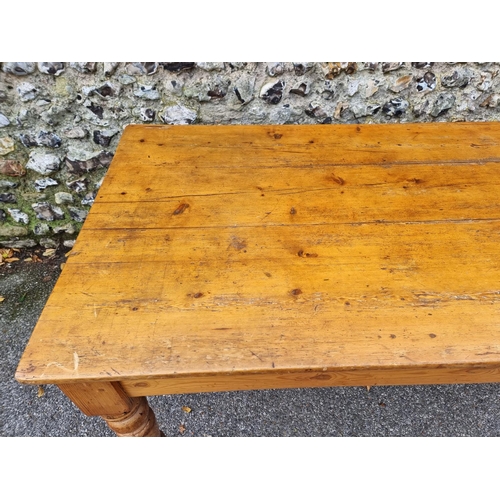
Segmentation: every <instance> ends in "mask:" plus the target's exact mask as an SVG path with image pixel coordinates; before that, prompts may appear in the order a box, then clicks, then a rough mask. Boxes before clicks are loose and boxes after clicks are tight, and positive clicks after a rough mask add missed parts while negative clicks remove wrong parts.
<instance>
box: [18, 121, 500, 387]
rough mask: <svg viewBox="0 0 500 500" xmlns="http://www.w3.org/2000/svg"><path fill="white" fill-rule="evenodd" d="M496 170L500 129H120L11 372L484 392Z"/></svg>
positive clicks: (490, 355)
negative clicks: (365, 378)
mask: <svg viewBox="0 0 500 500" xmlns="http://www.w3.org/2000/svg"><path fill="white" fill-rule="evenodd" d="M499 174H500V123H433V124H404V125H403V124H401V125H396V124H394V125H338V126H336V125H283V126H256V125H248V126H244V125H234V126H201V125H200V126H154V125H131V126H128V127H127V128H126V130H125V131H124V133H123V136H122V138H121V141H120V144H119V147H118V150H117V152H116V155H115V157H114V159H113V162H112V164H111V166H110V168H109V171H108V173H107V175H106V177H105V179H104V182H103V184H102V187H101V188H100V190H99V193H98V196H97V198H96V201H95V203H94V205H93V206H92V209H91V210H90V213H89V215H88V217H87V220H86V221H85V224H84V227H83V229H82V231H81V233H80V235H79V237H78V240H77V242H76V244H75V246H74V248H73V251H72V252H71V255H70V256H69V258H68V261H67V263H66V265H65V267H64V270H63V271H62V274H61V276H60V278H59V280H58V282H57V284H56V286H55V288H54V290H53V293H52V295H51V296H50V298H49V300H48V302H47V305H46V307H45V309H44V311H43V313H42V315H41V317H40V319H39V321H38V324H37V325H36V328H35V330H34V332H33V335H32V338H31V340H30V342H29V344H28V346H27V348H26V351H25V353H24V355H23V357H22V360H21V362H20V365H19V368H18V371H17V374H16V378H17V379H18V380H19V381H21V382H24V383H35V384H41V383H59V384H62V383H70V382H78V381H80V382H81V381H97V380H105V381H117V380H120V381H122V382H123V383H124V386H126V387H129V388H130V387H136V388H138V387H141V384H142V386H146V385H147V384H148V382H147V381H153V382H154V381H155V380H160V379H175V378H176V377H177V378H178V377H180V378H182V377H183V376H184V377H201V376H207V375H217V376H220V377H224V376H227V375H233V376H234V375H245V374H252V375H255V376H256V377H264V378H266V377H267V376H269V375H272V374H278V375H279V374H286V373H294V372H296V373H304V372H311V373H316V374H317V378H318V380H321V376H322V375H321V374H324V377H328V376H329V375H328V374H335V373H342V372H343V371H349V370H350V371H353V370H354V371H356V370H358V371H359V370H361V371H363V370H368V371H372V372H373V371H375V372H376V371H377V370H381V369H389V370H390V369H394V370H396V371H398V370H404V369H407V370H409V371H408V373H409V374H410V376H409V377H407V378H406V379H404V380H406V381H407V382H408V383H419V382H420V381H422V382H429V381H431V382H433V383H439V382H453V381H455V380H465V381H470V382H474V381H477V382H484V381H500V307H499V304H500V266H499V262H500V245H499V243H500V175H499ZM439 370H441V371H439ZM325 372H326V373H325ZM439 373H444V374H445V375H443V376H440V375H439ZM457 373H468V375H467V376H466V377H465V378H463V377H462V378H454V376H455V375H456V374H457ZM454 374H455V375H454ZM429 377H430V378H429ZM467 377H468V378H467ZM384 380H385V379H384ZM388 382H389V383H390V382H391V379H390V377H389V379H388ZM396 382H397V381H396ZM403 382H404V381H403ZM361 383H363V382H362V381H361ZM127 384H128V386H127ZM330 385H332V384H330ZM263 386H265V384H264V385H263ZM163 389H164V388H162V389H161V390H160V389H158V392H161V391H163ZM130 392H131V393H133V392H134V391H133V389H131V390H130ZM139 392H140V390H139V389H137V390H136V393H139ZM173 392H175V391H173Z"/></svg>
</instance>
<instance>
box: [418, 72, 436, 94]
mask: <svg viewBox="0 0 500 500" xmlns="http://www.w3.org/2000/svg"><path fill="white" fill-rule="evenodd" d="M435 88H436V75H435V74H434V73H431V72H430V71H428V72H427V73H426V74H425V75H424V76H423V77H422V78H419V79H418V80H417V91H418V92H425V91H431V90H434V89H435Z"/></svg>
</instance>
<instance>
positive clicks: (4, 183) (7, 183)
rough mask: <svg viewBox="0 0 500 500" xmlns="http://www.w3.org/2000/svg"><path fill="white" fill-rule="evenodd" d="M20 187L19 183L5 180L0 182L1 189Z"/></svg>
mask: <svg viewBox="0 0 500 500" xmlns="http://www.w3.org/2000/svg"><path fill="white" fill-rule="evenodd" d="M17 186H18V184H17V182H12V181H6V180H4V179H2V180H0V189H2V190H4V189H14V188H16V187H17Z"/></svg>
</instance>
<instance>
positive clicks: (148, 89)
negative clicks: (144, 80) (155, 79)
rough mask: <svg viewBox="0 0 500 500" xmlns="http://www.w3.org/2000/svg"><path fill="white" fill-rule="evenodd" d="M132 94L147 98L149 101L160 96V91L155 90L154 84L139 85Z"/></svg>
mask: <svg viewBox="0 0 500 500" xmlns="http://www.w3.org/2000/svg"><path fill="white" fill-rule="evenodd" d="M134 95H135V96H137V97H140V98H141V99H148V100H150V101H157V100H158V99H159V98H160V93H159V92H158V90H156V86H154V85H141V86H140V87H139V88H138V89H137V90H136V91H135V92H134Z"/></svg>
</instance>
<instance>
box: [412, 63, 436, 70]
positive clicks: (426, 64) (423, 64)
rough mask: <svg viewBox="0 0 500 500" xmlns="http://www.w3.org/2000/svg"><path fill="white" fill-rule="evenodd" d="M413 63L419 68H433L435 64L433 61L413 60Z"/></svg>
mask: <svg viewBox="0 0 500 500" xmlns="http://www.w3.org/2000/svg"><path fill="white" fill-rule="evenodd" d="M411 65H412V66H413V67H414V68H417V69H425V68H432V66H434V63H433V62H412V63H411Z"/></svg>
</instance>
